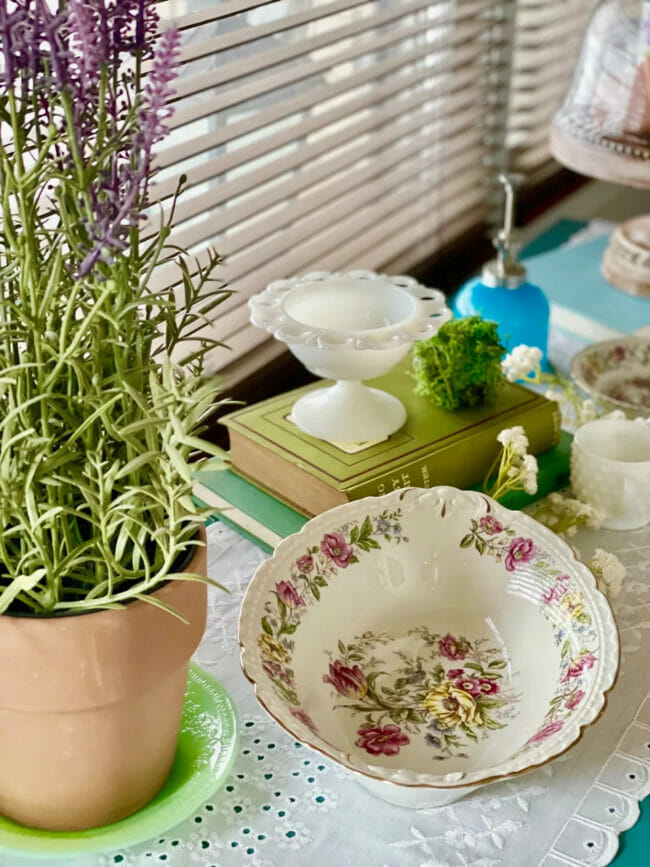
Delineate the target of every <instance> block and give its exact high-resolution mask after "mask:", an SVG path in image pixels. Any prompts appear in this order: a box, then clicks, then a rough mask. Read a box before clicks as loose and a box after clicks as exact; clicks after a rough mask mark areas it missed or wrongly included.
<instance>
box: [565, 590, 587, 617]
mask: <svg viewBox="0 0 650 867" xmlns="http://www.w3.org/2000/svg"><path fill="white" fill-rule="evenodd" d="M560 608H563V609H564V610H565V611H568V612H569V614H570V615H571V617H572V618H573V619H575V618H576V617H579V616H580V615H581V614H582V612H583V611H584V603H583V600H582V596H581V595H580V594H579V593H565V594H564V596H562V598H561V600H560Z"/></svg>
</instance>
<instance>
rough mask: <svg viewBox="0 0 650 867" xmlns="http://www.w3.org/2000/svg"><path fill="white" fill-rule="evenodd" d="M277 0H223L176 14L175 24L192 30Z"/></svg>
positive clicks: (181, 28) (183, 28) (180, 28)
mask: <svg viewBox="0 0 650 867" xmlns="http://www.w3.org/2000/svg"><path fill="white" fill-rule="evenodd" d="M275 2H276V0H221V2H220V3H214V4H212V5H211V6H209V7H208V8H207V9H197V10H196V11H195V12H188V13H187V14H185V15H180V16H176V17H175V18H174V24H175V26H176V27H178V29H179V30H190V29H192V28H196V27H198V25H200V24H211V23H212V22H213V21H221V20H223V19H224V18H232V17H234V16H235V15H241V14H242V13H244V12H251V11H253V10H254V9H260V8H261V7H262V6H270V5H271V4H272V3H275Z"/></svg>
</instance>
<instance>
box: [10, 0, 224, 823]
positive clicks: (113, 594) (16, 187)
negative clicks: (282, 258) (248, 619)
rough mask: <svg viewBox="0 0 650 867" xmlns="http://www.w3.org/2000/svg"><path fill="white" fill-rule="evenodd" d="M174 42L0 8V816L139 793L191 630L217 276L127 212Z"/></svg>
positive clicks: (165, 89) (171, 719)
mask: <svg viewBox="0 0 650 867" xmlns="http://www.w3.org/2000/svg"><path fill="white" fill-rule="evenodd" d="M55 7H56V8H55ZM178 45H179V36H178V33H177V32H176V31H174V30H170V31H166V32H165V33H163V34H162V35H160V36H159V35H158V17H157V13H156V3H155V2H154V0H68V2H60V3H59V4H58V6H57V4H55V3H52V2H51V0H17V2H8V3H2V4H0V50H1V58H0V69H1V76H2V83H1V90H0V194H1V198H2V203H1V208H0V399H1V402H2V404H1V411H0V443H1V448H0V814H3V815H5V816H7V817H9V818H11V819H13V820H15V821H18V822H21V823H23V824H26V825H30V826H36V827H41V828H49V829H80V828H87V827H91V826H96V825H100V824H105V823H107V822H111V821H114V820H116V819H119V818H121V817H122V816H125V815H127V814H129V813H131V812H133V811H135V810H137V809H138V808H139V807H140V806H142V805H143V804H144V803H145V802H146V801H148V800H149V799H150V798H151V797H152V796H153V795H154V794H155V792H156V791H157V790H158V789H159V788H160V786H161V785H162V784H163V782H164V780H165V778H166V776H167V774H168V772H169V768H170V766H171V763H172V759H173V755H174V750H175V744H176V739H177V736H178V730H179V725H180V717H181V710H182V705H183V697H184V691H185V682H186V676H187V667H188V661H189V657H190V655H191V654H192V653H193V651H194V650H195V648H196V646H197V644H198V642H199V640H200V637H201V634H202V632H203V629H204V625H205V617H206V585H205V548H204V543H203V541H202V537H201V535H200V534H199V532H198V530H197V527H199V526H200V525H201V518H202V513H201V510H200V509H198V508H197V507H196V506H195V504H194V503H193V501H192V499H191V477H190V473H189V470H188V468H187V459H188V457H189V455H190V452H192V451H193V450H196V449H203V448H205V444H204V443H203V441H202V440H200V439H199V438H198V435H197V434H198V432H199V431H200V425H201V424H202V422H203V419H204V418H205V416H206V414H207V412H208V411H209V410H210V408H211V406H212V405H213V400H214V394H215V386H214V383H212V382H210V381H209V380H208V379H207V378H206V377H205V376H204V374H203V371H204V359H205V353H206V351H207V350H208V349H210V348H211V346H212V345H213V344H212V343H211V342H210V341H209V340H207V339H203V338H201V335H200V329H201V328H202V326H203V325H204V323H205V321H206V316H207V315H208V314H209V313H210V311H212V310H213V309H214V307H215V306H216V305H217V304H218V303H219V302H220V301H221V300H223V299H224V298H225V297H226V293H225V291H224V289H223V288H222V286H220V285H219V284H218V283H216V282H215V281H214V280H213V273H214V269H215V268H216V266H217V264H218V257H217V255H216V254H211V256H210V260H209V263H208V265H207V267H202V268H200V267H198V266H197V267H196V268H195V269H193V268H192V265H191V264H190V263H189V262H188V261H187V260H186V258H185V256H184V255H183V254H182V253H179V252H178V251H175V250H173V249H170V248H169V247H168V240H167V239H168V235H169V231H170V224H169V223H170V219H167V220H166V221H165V220H164V221H163V225H162V226H161V228H160V231H158V232H156V233H154V234H153V236H151V237H150V239H149V240H147V238H146V237H145V234H144V232H143V230H142V218H143V215H145V214H146V213H150V211H151V205H152V198H153V197H152V196H151V188H150V181H151V178H152V174H153V148H154V146H155V145H156V143H157V142H158V141H159V140H160V139H161V138H162V137H163V135H164V133H165V131H166V130H165V121H166V118H167V117H168V114H169V109H168V108H167V107H166V102H167V99H168V97H169V95H170V93H171V86H172V84H171V83H172V80H173V78H174V75H175V66H176V60H177V54H178ZM145 68H146V69H147V70H148V72H146V73H145V71H144V70H145ZM172 260H174V261H177V263H178V266H179V278H180V279H179V283H180V289H177V290H176V293H174V291H172V290H170V291H169V292H168V293H166V294H165V295H164V296H161V295H159V294H152V293H151V292H150V291H149V289H148V287H149V283H150V277H151V274H152V272H153V270H154V268H155V267H156V265H157V264H159V263H161V262H165V261H167V262H168V261H172ZM193 272H194V273H195V276H194V277H193V276H192V274H193ZM188 341H189V343H188Z"/></svg>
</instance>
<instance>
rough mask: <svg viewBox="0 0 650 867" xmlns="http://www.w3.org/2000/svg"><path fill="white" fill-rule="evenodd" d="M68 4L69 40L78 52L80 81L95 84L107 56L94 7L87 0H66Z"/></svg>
mask: <svg viewBox="0 0 650 867" xmlns="http://www.w3.org/2000/svg"><path fill="white" fill-rule="evenodd" d="M68 6H69V10H70V11H69V15H68V23H69V26H70V33H71V37H72V38H71V41H72V43H73V45H74V47H75V49H76V50H77V51H78V52H79V58H78V62H79V65H80V72H81V76H82V81H84V83H85V84H86V85H96V82H97V77H98V75H99V69H100V66H101V65H102V64H103V63H105V62H106V61H107V60H108V57H107V55H106V54H104V52H103V51H102V45H101V41H100V30H99V28H98V27H97V16H96V14H95V9H93V7H92V5H91V4H90V3H89V2H87V0H86V2H84V0H68Z"/></svg>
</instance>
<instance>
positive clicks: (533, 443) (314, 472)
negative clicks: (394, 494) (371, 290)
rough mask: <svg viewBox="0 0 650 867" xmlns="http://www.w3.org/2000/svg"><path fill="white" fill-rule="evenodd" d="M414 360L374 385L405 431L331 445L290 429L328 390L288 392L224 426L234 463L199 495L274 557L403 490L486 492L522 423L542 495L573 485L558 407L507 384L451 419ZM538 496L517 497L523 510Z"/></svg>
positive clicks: (199, 484)
mask: <svg viewBox="0 0 650 867" xmlns="http://www.w3.org/2000/svg"><path fill="white" fill-rule="evenodd" d="M409 369H410V357H407V359H405V360H404V361H403V362H402V363H401V364H400V365H398V366H397V367H396V368H395V369H394V370H392V371H391V372H390V373H389V374H386V375H385V376H382V377H379V378H378V379H376V380H374V381H372V382H371V383H370V384H371V385H374V386H375V387H377V388H382V389H384V390H385V391H388V392H389V393H391V394H394V395H396V396H397V397H399V399H400V400H401V401H402V402H403V403H404V405H405V407H406V410H407V421H406V423H405V425H404V427H403V428H401V429H400V430H399V431H397V432H396V433H394V434H392V435H391V436H390V437H387V438H385V439H383V440H380V441H375V442H366V443H330V442H326V441H324V440H317V439H314V438H313V437H310V436H309V435H308V434H305V433H303V432H302V431H301V430H300V429H299V428H297V427H296V426H295V425H294V424H293V422H292V421H291V407H292V406H293V404H294V403H295V401H296V400H297V398H298V397H300V396H301V395H302V394H304V393H305V392H306V391H308V390H309V389H311V388H318V387H321V386H322V383H315V384H314V385H311V386H307V387H306V388H302V389H297V390H295V391H291V392H287V393H285V394H282V395H279V396H278V397H274V398H271V399H270V400H266V401H263V402H262V403H258V404H256V405H254V406H251V407H245V408H243V409H239V410H237V411H236V412H233V413H231V414H230V415H228V416H226V417H225V418H224V419H222V421H223V423H224V424H225V425H226V426H227V427H228V431H229V435H230V455H229V457H228V456H226V455H224V459H223V460H222V461H219V460H218V459H216V460H212V461H209V462H207V463H206V464H204V465H203V466H202V468H201V469H200V470H199V471H198V472H197V473H196V474H195V479H196V484H195V495H196V496H197V497H198V499H200V500H202V501H203V502H205V503H206V504H208V505H212V506H214V507H215V509H216V510H218V512H219V518H220V519H221V520H224V521H225V522H226V523H230V524H232V525H233V526H236V527H237V528H238V529H239V530H240V531H242V532H243V533H244V534H245V535H247V536H249V537H251V538H252V539H253V540H254V541H256V542H258V543H260V544H261V545H262V546H263V547H264V548H266V549H267V550H272V549H273V547H274V546H275V545H276V544H277V542H278V541H279V540H280V539H281V538H284V537H285V536H287V535H290V534H291V533H293V532H296V531H297V530H299V529H300V527H301V526H302V525H303V524H304V523H305V521H306V520H307V519H308V518H309V517H311V516H313V515H316V514H319V513H321V512H324V511H326V510H327V509H330V508H332V507H333V506H336V505H339V504H341V503H345V502H347V501H349V500H356V499H359V498H361V497H365V496H372V495H380V494H383V493H387V492H389V491H392V490H395V489H396V488H401V487H409V486H417V487H431V486H433V485H441V484H445V485H454V486H456V487H459V488H470V487H480V486H481V485H482V483H483V481H484V479H485V475H486V473H487V472H488V471H489V469H490V467H491V465H492V464H493V462H494V459H495V457H496V456H497V454H498V451H499V448H500V446H499V444H498V442H497V439H496V437H497V434H498V433H499V432H500V431H501V430H503V429H504V428H507V427H512V426H514V425H522V426H523V427H524V429H525V431H526V434H527V436H528V440H529V443H530V447H529V451H530V452H531V453H532V454H535V455H538V460H539V466H540V472H539V490H538V494H537V496H543V495H545V494H547V493H549V492H550V491H551V490H555V489H556V488H558V487H560V486H561V485H563V484H566V481H567V479H568V466H569V443H570V437H569V436H568V435H567V434H562V432H561V429H560V414H559V409H558V406H557V404H556V403H555V402H553V401H549V400H547V399H546V398H544V397H543V396H542V395H540V394H537V393H535V392H533V391H530V390H529V389H527V388H524V387H523V386H520V385H516V384H511V383H504V385H503V387H502V388H501V389H500V391H499V393H498V396H497V399H496V401H495V402H494V403H492V404H490V405H485V406H481V407H475V408H472V409H464V410H459V411H457V412H453V413H449V412H446V411H445V410H441V409H438V408H436V407H434V406H432V405H431V404H430V403H429V402H428V401H427V400H425V399H424V398H421V397H418V396H417V395H415V394H414V392H413V380H412V379H411V377H410V375H409ZM532 499H533V498H531V497H529V496H528V495H526V494H523V493H522V494H519V493H517V494H515V495H510V498H509V499H508V500H506V501H505V505H507V506H509V507H511V508H523V507H524V506H525V505H528V503H530V502H531V501H532Z"/></svg>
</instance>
